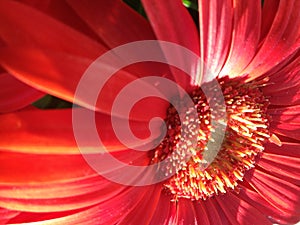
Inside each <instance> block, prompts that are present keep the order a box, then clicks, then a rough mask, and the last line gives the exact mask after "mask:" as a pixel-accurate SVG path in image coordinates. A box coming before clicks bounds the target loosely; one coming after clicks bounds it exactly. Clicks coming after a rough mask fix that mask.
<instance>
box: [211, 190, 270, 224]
mask: <svg viewBox="0 0 300 225" xmlns="http://www.w3.org/2000/svg"><path fill="white" fill-rule="evenodd" d="M217 201H218V203H219V204H220V206H221V207H222V209H223V210H224V213H225V214H226V216H227V218H228V220H229V221H230V222H231V224H235V225H239V224H245V225H246V224H247V225H251V224H269V225H272V223H271V221H269V220H268V219H267V217H266V216H265V215H263V214H262V213H261V212H260V211H259V210H257V209H256V208H254V207H253V206H252V205H250V204H249V203H247V202H245V201H243V200H242V199H239V198H238V197H237V196H235V195H234V194H232V193H230V192H228V193H226V195H223V196H220V197H218V198H217Z"/></svg>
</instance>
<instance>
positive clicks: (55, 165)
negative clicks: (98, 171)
mask: <svg viewBox="0 0 300 225" xmlns="http://www.w3.org/2000/svg"><path fill="white" fill-rule="evenodd" d="M0 162H1V164H0V165H1V174H0V181H1V183H26V182H28V183H29V182H31V183H34V182H35V183H36V182H51V181H57V180H69V179H75V178H80V177H82V176H88V175H90V174H95V172H94V171H93V170H92V169H91V168H90V166H89V165H88V164H87V163H86V162H85V160H84V159H83V157H82V156H81V155H65V156H62V155H61V156H57V155H37V154H23V153H12V152H3V151H1V155H0ZM62 171H64V172H63V173H62Z"/></svg>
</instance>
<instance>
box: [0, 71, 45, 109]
mask: <svg viewBox="0 0 300 225" xmlns="http://www.w3.org/2000/svg"><path fill="white" fill-rule="evenodd" d="M43 95H44V93H43V92H41V91H38V90H37V89H35V88H32V87H30V86H28V85H26V84H24V83H22V82H20V81H19V80H17V79H16V78H14V77H13V76H11V75H10V74H8V73H2V74H0V112H1V113H7V112H13V111H15V110H18V109H22V108H24V107H26V106H28V105H30V104H31V103H33V102H35V101H36V100H38V99H39V98H41V97H42V96H43Z"/></svg>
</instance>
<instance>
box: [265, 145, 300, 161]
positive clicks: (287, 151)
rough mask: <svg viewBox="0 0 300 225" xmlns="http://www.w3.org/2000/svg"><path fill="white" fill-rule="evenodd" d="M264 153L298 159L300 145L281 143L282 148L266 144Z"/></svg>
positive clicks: (299, 156)
mask: <svg viewBox="0 0 300 225" xmlns="http://www.w3.org/2000/svg"><path fill="white" fill-rule="evenodd" d="M264 151H265V152H268V153H271V154H277V155H282V156H291V157H296V158H300V143H292V142H282V146H278V145H276V144H272V143H266V144H265V150H264Z"/></svg>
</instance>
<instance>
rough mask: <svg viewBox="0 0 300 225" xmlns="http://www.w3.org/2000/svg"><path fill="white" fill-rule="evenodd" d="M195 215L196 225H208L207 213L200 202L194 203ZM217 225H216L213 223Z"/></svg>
mask: <svg viewBox="0 0 300 225" xmlns="http://www.w3.org/2000/svg"><path fill="white" fill-rule="evenodd" d="M194 209H195V215H196V217H197V221H198V224H203V225H210V224H211V223H210V221H209V216H208V213H207V212H206V210H205V206H204V205H203V204H202V202H197V203H194ZM213 224H217V225H218V223H213Z"/></svg>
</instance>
